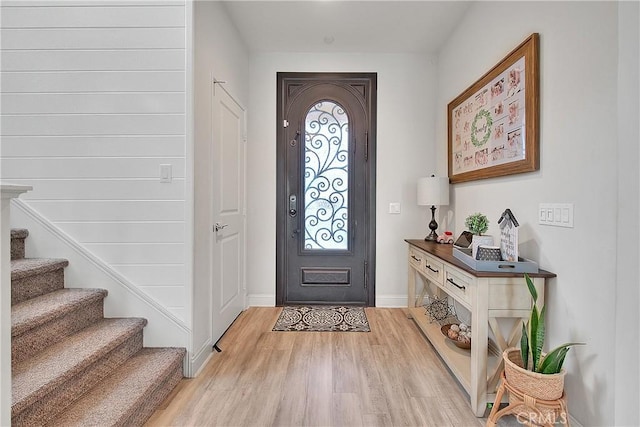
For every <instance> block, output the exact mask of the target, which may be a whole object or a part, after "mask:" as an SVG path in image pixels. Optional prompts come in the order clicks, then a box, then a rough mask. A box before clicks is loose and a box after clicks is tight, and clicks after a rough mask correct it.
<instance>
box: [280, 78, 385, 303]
mask: <svg viewBox="0 0 640 427" xmlns="http://www.w3.org/2000/svg"><path fill="white" fill-rule="evenodd" d="M308 80H312V81H327V82H332V81H341V82H347V83H354V84H358V85H363V86H364V88H365V91H368V93H369V94H370V95H369V97H368V103H367V105H366V108H367V116H368V119H369V126H368V134H369V137H368V159H367V168H366V171H367V181H368V182H367V187H368V188H367V203H366V206H365V209H366V210H367V214H368V217H369V224H368V227H367V229H366V232H367V233H368V234H367V239H366V246H367V249H366V253H367V261H368V264H367V269H366V272H365V274H366V276H367V292H366V297H367V300H366V302H365V305H366V306H367V307H375V301H376V298H375V295H376V294H375V288H376V286H375V283H376V280H375V271H376V125H377V73H300V72H278V73H277V76H276V81H277V85H276V86H277V95H276V306H282V305H284V300H285V292H286V289H285V275H286V239H284V238H281V236H284V235H285V233H286V221H287V216H288V214H287V212H288V205H287V197H288V195H287V194H286V193H287V192H286V182H287V181H286V179H287V178H286V158H287V157H286V156H287V147H288V144H287V143H286V141H285V140H284V139H285V127H284V120H285V111H284V99H285V95H286V93H285V90H288V89H287V88H288V86H289V85H291V84H292V83H293V82H304V81H308ZM293 84H295V83H293ZM365 93H367V92H365Z"/></svg>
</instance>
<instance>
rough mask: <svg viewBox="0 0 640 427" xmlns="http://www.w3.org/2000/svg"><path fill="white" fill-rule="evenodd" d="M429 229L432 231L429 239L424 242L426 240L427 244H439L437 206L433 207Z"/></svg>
mask: <svg viewBox="0 0 640 427" xmlns="http://www.w3.org/2000/svg"><path fill="white" fill-rule="evenodd" d="M429 229H430V230H431V233H429V234H428V235H427V237H425V238H424V240H426V241H427V242H437V241H438V234H437V233H436V230H437V229H438V223H437V222H436V207H435V206H431V222H429Z"/></svg>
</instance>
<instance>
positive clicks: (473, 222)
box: [464, 213, 489, 235]
mask: <svg viewBox="0 0 640 427" xmlns="http://www.w3.org/2000/svg"><path fill="white" fill-rule="evenodd" d="M464 225H465V226H466V227H467V228H468V229H469V231H470V232H472V233H473V234H477V235H481V234H482V233H484V232H485V231H487V230H488V229H489V220H488V219H487V217H486V216H485V215H484V214H481V213H474V214H473V215H469V216H468V217H467V219H466V220H465V221H464Z"/></svg>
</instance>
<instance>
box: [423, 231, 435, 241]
mask: <svg viewBox="0 0 640 427" xmlns="http://www.w3.org/2000/svg"><path fill="white" fill-rule="evenodd" d="M424 240H425V241H427V242H437V241H438V234H436V232H435V231H434V230H431V233H429V234H428V235H427V237H425V238H424Z"/></svg>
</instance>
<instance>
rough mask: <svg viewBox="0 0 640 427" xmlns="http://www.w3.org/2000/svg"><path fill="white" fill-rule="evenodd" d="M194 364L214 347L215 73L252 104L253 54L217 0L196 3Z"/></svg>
mask: <svg viewBox="0 0 640 427" xmlns="http://www.w3.org/2000/svg"><path fill="white" fill-rule="evenodd" d="M194 54H195V55H194V82H193V83H194V119H195V129H194V130H195V132H194V147H193V149H194V151H193V152H194V157H193V165H192V167H193V170H194V184H195V189H194V196H195V200H194V202H195V203H194V219H195V228H194V245H195V246H194V249H195V250H194V261H195V264H194V288H193V320H192V324H193V331H192V348H193V355H192V359H193V365H194V370H197V369H198V367H200V366H201V365H202V363H204V361H205V360H206V358H207V357H208V356H209V354H210V353H211V346H212V345H213V344H214V343H212V342H211V334H212V332H211V289H210V269H209V266H210V245H209V237H210V236H211V228H210V227H211V203H210V196H211V192H212V183H211V179H210V176H211V165H210V162H209V159H211V152H210V149H211V140H212V134H211V132H212V128H211V90H212V87H211V79H212V77H215V78H216V79H217V80H221V81H225V82H226V83H224V87H225V89H227V90H228V91H229V93H231V95H232V96H233V97H234V98H236V99H237V100H238V101H239V102H240V103H241V104H242V105H244V106H246V105H247V104H248V86H249V85H248V79H249V77H248V76H249V54H248V52H247V48H246V47H245V45H244V43H243V42H242V40H241V38H240V36H239V35H238V32H237V30H236V29H235V28H234V27H233V26H232V25H231V24H230V21H229V18H228V16H227V13H226V10H225V9H224V7H223V5H221V4H220V3H218V2H212V1H198V2H195V3H194Z"/></svg>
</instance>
